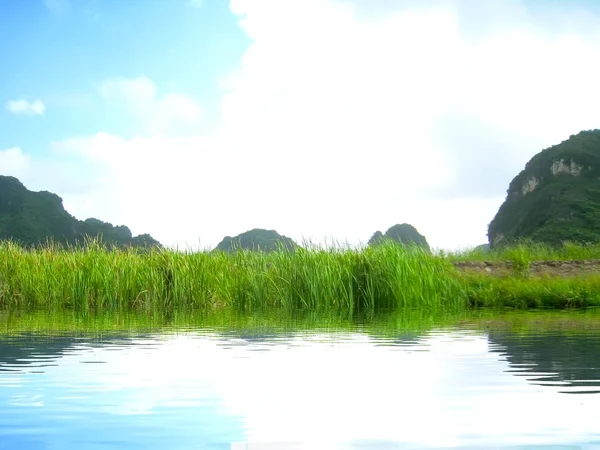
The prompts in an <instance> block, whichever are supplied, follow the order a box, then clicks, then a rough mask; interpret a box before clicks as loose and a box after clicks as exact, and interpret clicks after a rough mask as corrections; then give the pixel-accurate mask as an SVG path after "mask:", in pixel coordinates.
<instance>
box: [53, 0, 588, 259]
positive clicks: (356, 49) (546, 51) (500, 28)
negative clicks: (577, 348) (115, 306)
mask: <svg viewBox="0 0 600 450" xmlns="http://www.w3.org/2000/svg"><path fill="white" fill-rule="evenodd" d="M368 1H370V0H368ZM472 4H473V2H452V3H450V2H426V3H417V2H415V3H412V4H411V3H408V2H387V3H386V2H379V3H378V5H379V6H378V7H379V8H385V13H383V12H382V11H381V10H375V9H372V11H371V13H370V14H367V15H362V14H359V12H358V11H359V9H357V8H363V9H364V8H366V7H367V6H366V5H369V3H368V2H367V1H360V0H355V1H353V2H340V1H336V0H289V1H282V0H261V1H255V0H232V1H231V9H232V11H233V12H234V13H235V14H237V15H239V17H240V26H241V27H242V29H243V30H244V31H245V32H246V33H247V35H248V36H249V37H250V38H251V39H252V44H251V45H250V47H249V48H248V49H247V51H246V53H245V54H244V56H243V58H242V60H241V64H240V68H239V70H237V71H235V72H234V73H231V74H228V76H226V77H224V78H223V79H222V80H221V82H222V87H223V89H224V95H223V98H222V102H221V116H220V118H219V119H220V120H219V121H218V126H217V128H216V129H215V131H214V132H213V133H210V134H207V135H203V136H197V137H192V138H186V139H181V138H175V137H173V134H169V133H168V131H169V129H170V128H169V125H170V124H173V123H176V122H181V121H187V122H194V121H197V120H198V119H199V118H201V117H202V109H201V108H200V107H199V106H198V104H197V103H196V102H195V101H194V100H192V99H189V98H187V97H184V96H182V95H180V94H168V95H166V96H163V97H160V96H159V95H158V89H157V86H156V85H155V83H154V82H153V81H152V80H150V79H148V78H145V77H140V78H137V79H133V80H128V79H114V80H108V81H106V82H105V83H103V84H102V85H101V87H100V90H101V93H102V95H103V96H104V98H106V99H107V101H111V102H116V103H115V104H119V105H122V107H126V108H129V111H130V112H131V113H132V117H137V118H138V119H139V120H141V121H142V122H143V123H144V124H145V129H146V133H145V134H140V135H139V136H137V137H134V138H132V139H124V138H123V137H119V136H113V135H110V134H107V133H98V134H96V135H94V136H91V137H90V136H88V137H83V138H80V139H71V140H68V141H65V142H63V143H57V144H56V148H62V149H63V150H68V151H71V152H75V153H76V154H77V155H80V156H82V157H83V158H86V160H88V161H90V162H93V163H94V164H101V166H102V167H104V169H105V171H106V174H107V180H108V181H107V185H106V186H107V189H105V190H100V189H99V190H98V192H97V193H96V194H94V195H97V196H98V197H97V198H104V199H105V202H104V203H105V204H106V205H107V206H106V210H104V207H103V208H101V209H102V211H100V210H98V211H97V213H96V214H94V215H96V216H98V217H107V218H108V219H111V220H114V221H116V222H119V223H127V224H128V225H131V227H132V229H134V231H137V232H145V231H148V232H150V233H151V234H153V235H155V237H157V238H158V239H159V240H162V241H164V242H165V243H167V244H172V243H175V242H180V243H181V242H183V241H186V242H188V243H190V244H196V243H197V242H198V238H200V240H201V243H202V244H203V245H214V244H216V243H217V242H218V241H219V240H220V239H221V238H222V237H223V236H224V235H226V234H230V235H231V234H237V233H239V232H242V231H245V230H247V229H249V228H253V227H265V228H275V229H277V230H278V231H279V232H280V233H283V234H287V235H290V236H292V237H294V238H300V237H301V236H305V237H310V238H314V239H322V238H324V237H325V236H331V237H335V238H337V239H339V240H344V239H348V240H349V241H351V242H356V241H359V240H360V241H363V242H364V241H366V240H368V239H369V237H370V235H371V234H372V233H373V232H374V231H375V230H382V231H383V230H385V229H386V228H387V227H389V226H391V225H393V224H394V223H402V222H408V223H412V224H413V225H415V226H416V227H417V229H419V230H420V231H421V232H422V233H423V234H425V235H426V237H427V238H428V239H429V241H430V243H431V244H432V245H433V246H438V247H446V248H455V247H461V246H466V245H476V244H479V243H482V242H484V241H485V240H486V231H487V229H486V228H487V224H488V223H489V221H490V220H491V219H492V218H493V215H494V213H495V211H496V210H497V208H498V206H499V205H500V203H501V202H502V200H503V198H504V195H505V189H506V187H507V186H508V182H509V181H510V179H511V178H512V177H513V176H514V175H516V174H517V173H518V171H519V170H520V169H521V168H522V167H523V165H524V164H525V162H526V161H527V160H528V159H529V158H530V157H531V156H533V154H535V153H537V152H538V151H540V150H541V149H543V148H545V147H547V146H550V145H552V144H555V143H558V142H560V141H561V140H563V139H566V138H567V137H568V136H569V135H570V134H572V133H576V132H578V131H580V130H582V129H589V128H594V127H596V126H598V123H599V122H600V114H598V113H597V111H596V108H595V107H594V105H596V104H598V102H599V101H600V90H598V89H597V86H596V85H597V81H596V80H598V79H600V62H598V61H597V60H595V59H594V58H591V57H590V56H589V55H593V54H596V53H598V52H599V51H600V33H598V31H596V30H600V21H599V20H598V18H597V17H596V18H595V17H587V18H586V20H587V21H588V22H590V21H591V22H593V23H596V24H597V25H598V26H597V27H591V26H588V27H586V28H585V30H586V31H585V32H578V30H577V27H570V28H569V27H566V26H565V27H560V26H557V29H559V30H561V31H560V32H558V33H554V34H552V33H551V32H550V31H548V30H547V29H545V28H543V27H540V26H539V24H538V23H537V22H535V21H534V20H533V19H531V18H530V17H529V16H528V12H527V10H525V9H524V8H522V7H519V4H518V3H517V2H513V3H511V5H506V6H505V7H504V6H501V5H500V4H498V5H500V6H498V5H497V7H495V9H494V18H496V19H495V21H494V23H493V26H490V28H489V30H488V29H487V28H486V27H478V26H477V24H478V20H479V19H478V17H480V16H481V14H480V12H476V14H475V13H474V12H473V10H472V9H470V8H471V6H469V5H472ZM407 5H408V7H407ZM411 5H413V6H411ZM414 5H416V6H414ZM421 5H426V6H421ZM457 5H458V6H457ZM502 8H506V10H503V9H502ZM507 11H509V12H511V14H513V13H514V14H516V17H518V20H515V21H514V22H510V21H509V20H508V18H510V16H511V14H508V13H507ZM484 12H485V11H484ZM483 16H485V17H488V16H487V15H485V14H484V15H483ZM486 20H491V19H489V18H488V19H486ZM569 20H570V19H569ZM119 102H120V103H119ZM150 131H152V132H153V133H150ZM487 184H491V186H490V187H489V188H488V187H487V186H486V185H487ZM89 198H96V197H93V196H92V197H86V199H83V198H81V199H79V200H77V199H75V198H72V204H73V207H74V208H75V209H76V210H80V209H83V208H84V207H83V206H82V205H83V204H84V203H85V202H88V200H89ZM110 199H112V200H110ZM88 204H89V202H88ZM75 212H76V211H75ZM115 218H118V219H119V220H115ZM108 219H107V220H108Z"/></svg>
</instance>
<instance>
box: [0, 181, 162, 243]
mask: <svg viewBox="0 0 600 450" xmlns="http://www.w3.org/2000/svg"><path fill="white" fill-rule="evenodd" d="M86 236H89V237H101V239H102V241H103V242H104V243H105V244H108V245H114V246H118V247H125V246H133V247H147V246H160V243H159V242H158V241H157V240H155V239H153V238H152V236H150V235H149V234H142V235H139V236H135V237H133V236H132V234H131V231H130V230H129V228H127V227H126V226H113V225H111V224H110V223H107V222H102V221H101V220H98V219H86V220H83V221H82V220H77V219H76V218H75V217H73V216H72V215H70V214H69V213H68V212H67V211H66V210H65V208H64V207H63V203H62V198H60V197H59V196H58V195H56V194H53V193H51V192H47V191H41V192H33V191H30V190H28V189H27V188H26V187H25V186H24V185H23V184H22V183H21V182H20V181H19V180H18V179H16V178H14V177H8V176H2V175H0V240H6V239H11V240H13V241H15V242H19V243H21V244H23V245H32V244H40V243H45V242H47V241H48V240H53V241H54V242H59V243H63V244H76V243H82V242H83V241H84V239H85V237H86Z"/></svg>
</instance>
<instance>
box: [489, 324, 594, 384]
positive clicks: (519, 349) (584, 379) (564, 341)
mask: <svg viewBox="0 0 600 450" xmlns="http://www.w3.org/2000/svg"><path fill="white" fill-rule="evenodd" d="M489 339H490V343H491V344H492V345H491V349H492V351H497V352H501V353H503V354H505V355H506V359H507V361H508V362H509V363H510V365H511V370H510V372H512V373H514V374H515V375H520V376H525V377H527V379H528V380H529V381H530V382H531V383H533V384H536V385H539V386H551V385H555V386H559V387H560V389H559V391H560V392H564V393H600V334H593V333H585V334H583V333H581V332H577V331H569V332H561V331H553V332H551V333H550V332H546V333H544V332H536V333H528V334H525V335H523V334H521V335H516V334H510V333H506V332H490V335H489Z"/></svg>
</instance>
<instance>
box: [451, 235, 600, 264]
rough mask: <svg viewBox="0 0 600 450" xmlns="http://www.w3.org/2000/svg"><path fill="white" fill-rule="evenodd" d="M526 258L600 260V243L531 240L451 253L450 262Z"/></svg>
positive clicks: (530, 259) (535, 259)
mask: <svg viewBox="0 0 600 450" xmlns="http://www.w3.org/2000/svg"><path fill="white" fill-rule="evenodd" d="M518 255H521V256H525V257H526V258H527V259H528V260H529V261H566V260H584V259H585V260H589V259H600V242H596V243H589V244H581V243H575V242H569V241H565V242H563V243H562V244H561V245H554V246H553V245H550V244H545V243H541V242H534V241H530V240H525V239H523V240H520V241H518V242H516V243H515V244H514V245H510V246H502V247H499V248H494V249H491V250H489V249H482V248H474V249H467V250H463V251H457V252H452V253H449V254H447V255H445V256H446V258H447V259H448V260H449V261H512V260H513V259H514V258H515V256H518Z"/></svg>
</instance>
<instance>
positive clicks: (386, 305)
mask: <svg viewBox="0 0 600 450" xmlns="http://www.w3.org/2000/svg"><path fill="white" fill-rule="evenodd" d="M466 301H467V295H466V291H465V288H464V285H463V284H462V283H461V281H460V280H459V279H458V278H457V277H455V276H454V275H453V269H452V267H451V264H450V263H449V262H448V261H445V260H444V259H442V258H439V257H436V256H433V255H430V254H428V253H426V252H424V251H423V250H421V249H420V248H418V247H409V248H407V247H403V246H399V245H394V244H392V243H388V244H386V245H380V246H377V247H374V248H366V249H363V250H352V249H347V248H319V247H315V246H313V247H312V248H310V249H305V248H298V249H296V250H295V251H293V252H274V253H263V252H250V251H243V250H240V251H237V252H235V253H231V254H229V253H224V252H210V253H207V252H196V253H192V252H179V251H174V250H164V249H162V250H158V249H156V250H151V251H144V252H140V251H138V250H135V249H126V250H120V249H110V250H109V249H106V248H105V247H103V246H102V245H101V244H100V243H99V242H96V241H90V242H88V243H87V244H86V245H84V246H79V247H71V248H63V247H60V246H57V245H52V244H49V245H47V246H43V247H38V248H34V249H24V248H22V247H20V246H18V245H15V244H14V243H11V242H6V241H5V242H2V243H0V308H3V309H37V308H44V309H52V308H71V309H74V310H77V311H82V312H94V311H102V310H111V311H120V310H138V311H144V310H145V311H149V310H153V311H182V310H206V309H215V308H217V309H218V308H233V309H237V310H244V311H248V310H256V309H259V308H269V307H275V308H286V309H313V310H319V309H325V310H331V309H333V310H340V311H350V312H353V311H366V310H379V309H393V308H408V307H453V308H461V307H464V306H465V304H466Z"/></svg>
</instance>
